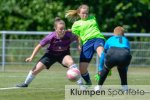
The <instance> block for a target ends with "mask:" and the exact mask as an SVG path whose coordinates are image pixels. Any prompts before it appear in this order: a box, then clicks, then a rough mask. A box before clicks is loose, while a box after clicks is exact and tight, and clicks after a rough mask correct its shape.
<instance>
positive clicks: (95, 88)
mask: <svg viewBox="0 0 150 100" xmlns="http://www.w3.org/2000/svg"><path fill="white" fill-rule="evenodd" d="M101 87H102V86H101V85H96V86H95V87H94V90H95V91H100V90H101Z"/></svg>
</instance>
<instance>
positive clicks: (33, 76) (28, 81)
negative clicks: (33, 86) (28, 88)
mask: <svg viewBox="0 0 150 100" xmlns="http://www.w3.org/2000/svg"><path fill="white" fill-rule="evenodd" d="M34 78H35V75H33V74H32V71H30V72H29V74H28V75H27V77H26V80H25V82H24V83H25V84H27V85H29V84H30V83H31V82H32V80H33V79H34Z"/></svg>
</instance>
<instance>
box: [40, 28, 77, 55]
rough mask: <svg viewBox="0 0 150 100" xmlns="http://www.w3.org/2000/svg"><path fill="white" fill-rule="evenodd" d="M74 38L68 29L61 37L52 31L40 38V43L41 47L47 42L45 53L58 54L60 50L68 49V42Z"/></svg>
mask: <svg viewBox="0 0 150 100" xmlns="http://www.w3.org/2000/svg"><path fill="white" fill-rule="evenodd" d="M75 40H77V37H76V36H75V35H73V34H72V33H71V32H69V31H66V32H65V35H64V37H63V38H59V37H58V36H57V33H56V32H52V33H50V34H48V35H47V36H46V37H45V38H44V39H42V40H41V41H40V44H41V46H42V47H44V46H45V45H47V44H49V46H48V48H47V51H46V52H47V53H53V52H55V54H57V53H58V54H59V53H60V52H65V51H68V50H69V48H70V44H71V43H72V42H73V41H75Z"/></svg>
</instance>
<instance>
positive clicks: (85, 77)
mask: <svg viewBox="0 0 150 100" xmlns="http://www.w3.org/2000/svg"><path fill="white" fill-rule="evenodd" d="M81 76H82V78H83V79H84V80H85V82H86V83H89V82H91V80H90V75H89V73H88V72H86V73H85V74H81Z"/></svg>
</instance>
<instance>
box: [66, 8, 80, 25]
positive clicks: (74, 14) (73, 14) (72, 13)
mask: <svg viewBox="0 0 150 100" xmlns="http://www.w3.org/2000/svg"><path fill="white" fill-rule="evenodd" d="M65 17H66V18H68V20H69V21H71V22H73V21H76V20H77V19H79V15H78V10H68V11H67V12H66V15H65Z"/></svg>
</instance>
